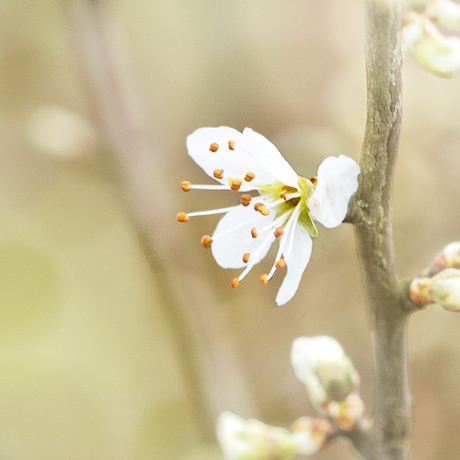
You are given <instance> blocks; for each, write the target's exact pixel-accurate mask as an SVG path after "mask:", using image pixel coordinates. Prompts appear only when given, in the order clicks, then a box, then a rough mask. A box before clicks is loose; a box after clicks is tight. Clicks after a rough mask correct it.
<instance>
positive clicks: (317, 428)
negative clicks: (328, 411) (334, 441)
mask: <svg viewBox="0 0 460 460" xmlns="http://www.w3.org/2000/svg"><path fill="white" fill-rule="evenodd" d="M291 430H292V433H293V435H294V442H295V445H296V452H297V453H298V454H302V455H312V454H315V453H316V452H318V451H319V450H320V449H321V447H323V445H325V444H326V443H327V441H328V439H329V438H331V437H332V436H334V435H335V434H337V430H336V429H335V428H334V426H333V425H332V423H331V422H329V421H328V420H326V419H324V418H310V417H301V418H299V419H297V420H296V421H295V422H294V423H293V424H292V426H291Z"/></svg>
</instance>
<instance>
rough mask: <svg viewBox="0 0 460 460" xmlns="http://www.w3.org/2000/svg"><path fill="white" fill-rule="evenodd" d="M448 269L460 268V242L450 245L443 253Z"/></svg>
mask: <svg viewBox="0 0 460 460" xmlns="http://www.w3.org/2000/svg"><path fill="white" fill-rule="evenodd" d="M442 254H443V256H444V258H445V259H446V268H460V241H456V242H455V243H451V244H448V245H447V246H446V247H445V248H444V250H443V251H442Z"/></svg>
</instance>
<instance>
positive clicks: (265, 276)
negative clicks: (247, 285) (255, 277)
mask: <svg viewBox="0 0 460 460" xmlns="http://www.w3.org/2000/svg"><path fill="white" fill-rule="evenodd" d="M267 278H268V275H267V274H266V273H262V275H260V276H259V281H260V282H261V283H262V284H267V282H268V280H267Z"/></svg>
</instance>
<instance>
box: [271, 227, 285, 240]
mask: <svg viewBox="0 0 460 460" xmlns="http://www.w3.org/2000/svg"><path fill="white" fill-rule="evenodd" d="M283 233H284V228H283V227H276V229H275V231H274V232H273V234H274V235H275V238H279V237H280V236H281V235H282V234H283Z"/></svg>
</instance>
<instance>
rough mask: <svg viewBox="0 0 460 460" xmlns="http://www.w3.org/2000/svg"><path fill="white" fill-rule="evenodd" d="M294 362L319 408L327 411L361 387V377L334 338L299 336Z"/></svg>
mask: <svg viewBox="0 0 460 460" xmlns="http://www.w3.org/2000/svg"><path fill="white" fill-rule="evenodd" d="M291 363H292V366H293V368H294V371H295V373H296V375H297V378H298V379H299V380H300V381H301V382H304V384H305V386H306V387H307V390H308V393H309V395H310V398H311V400H312V402H313V404H315V405H316V406H317V407H318V408H322V409H324V407H325V404H326V403H327V402H328V401H331V400H336V401H342V400H344V399H345V398H346V397H347V396H348V395H349V394H350V393H352V392H354V391H356V390H357V389H358V387H359V375H358V373H357V372H356V370H355V369H354V367H353V364H352V362H351V361H350V358H348V356H346V355H345V352H344V351H343V348H342V347H341V346H340V344H339V343H338V342H337V341H336V340H334V339H333V338H332V337H327V336H319V337H312V338H309V337H299V338H298V339H296V340H294V343H293V344H292V351H291Z"/></svg>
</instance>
